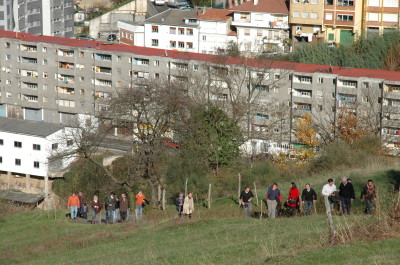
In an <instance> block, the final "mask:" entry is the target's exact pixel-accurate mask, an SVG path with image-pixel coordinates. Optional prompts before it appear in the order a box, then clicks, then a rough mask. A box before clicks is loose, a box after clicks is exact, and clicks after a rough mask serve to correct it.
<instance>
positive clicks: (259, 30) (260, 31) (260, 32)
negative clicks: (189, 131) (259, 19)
mask: <svg viewBox="0 0 400 265" xmlns="http://www.w3.org/2000/svg"><path fill="white" fill-rule="evenodd" d="M262 33H263V30H262V29H257V36H259V37H261V36H262Z"/></svg>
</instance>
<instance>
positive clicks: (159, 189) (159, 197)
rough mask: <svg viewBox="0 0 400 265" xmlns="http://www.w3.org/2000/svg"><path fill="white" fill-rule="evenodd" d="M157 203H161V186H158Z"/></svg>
mask: <svg viewBox="0 0 400 265" xmlns="http://www.w3.org/2000/svg"><path fill="white" fill-rule="evenodd" d="M157 200H158V202H159V203H160V202H161V185H158V197H157Z"/></svg>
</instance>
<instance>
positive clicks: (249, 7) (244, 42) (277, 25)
mask: <svg viewBox="0 0 400 265" xmlns="http://www.w3.org/2000/svg"><path fill="white" fill-rule="evenodd" d="M231 10H232V11H234V14H233V21H232V25H233V26H235V27H236V29H237V30H236V31H237V38H238V44H239V46H240V49H241V50H242V51H253V52H262V51H283V49H284V44H285V40H286V39H287V38H289V10H288V8H287V6H286V3H285V1H284V0H252V1H248V2H244V3H243V4H240V5H237V6H233V7H231Z"/></svg>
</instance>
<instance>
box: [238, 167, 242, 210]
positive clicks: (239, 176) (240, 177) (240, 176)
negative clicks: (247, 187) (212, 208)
mask: <svg viewBox="0 0 400 265" xmlns="http://www.w3.org/2000/svg"><path fill="white" fill-rule="evenodd" d="M238 178H239V183H238V202H239V205H240V192H241V189H240V182H241V181H242V180H241V179H242V175H240V173H239V174H238Z"/></svg>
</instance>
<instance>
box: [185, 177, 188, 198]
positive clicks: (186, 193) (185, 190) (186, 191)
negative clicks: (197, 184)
mask: <svg viewBox="0 0 400 265" xmlns="http://www.w3.org/2000/svg"><path fill="white" fill-rule="evenodd" d="M187 183H188V179H186V183H185V197H186V196H187Z"/></svg>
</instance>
